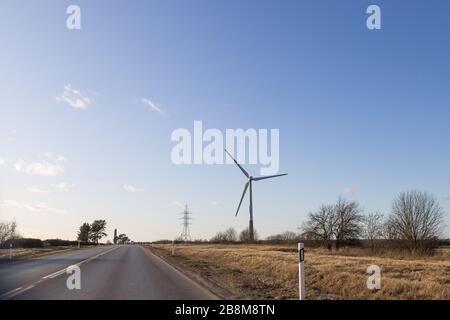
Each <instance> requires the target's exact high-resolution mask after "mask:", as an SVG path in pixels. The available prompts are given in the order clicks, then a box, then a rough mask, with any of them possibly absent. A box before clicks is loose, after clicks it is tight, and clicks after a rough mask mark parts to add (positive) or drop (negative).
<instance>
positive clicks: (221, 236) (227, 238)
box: [210, 228, 237, 242]
mask: <svg viewBox="0 0 450 320" xmlns="http://www.w3.org/2000/svg"><path fill="white" fill-rule="evenodd" d="M210 241H211V242H236V241H237V233H236V230H234V229H233V228H228V229H227V230H225V231H224V232H217V233H216V235H215V236H214V237H212V238H211V240H210Z"/></svg>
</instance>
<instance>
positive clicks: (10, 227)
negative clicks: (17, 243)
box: [0, 219, 20, 243]
mask: <svg viewBox="0 0 450 320" xmlns="http://www.w3.org/2000/svg"><path fill="white" fill-rule="evenodd" d="M19 237H20V236H19V234H18V233H17V223H16V220H15V219H14V220H13V221H11V222H0V243H3V242H5V241H9V240H14V239H16V238H19Z"/></svg>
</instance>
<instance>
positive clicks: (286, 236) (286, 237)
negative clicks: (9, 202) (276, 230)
mask: <svg viewBox="0 0 450 320" xmlns="http://www.w3.org/2000/svg"><path fill="white" fill-rule="evenodd" d="M299 238H300V236H299V235H298V234H297V233H295V232H293V231H284V232H283V233H280V234H275V235H271V236H268V237H267V238H266V239H267V240H268V241H287V242H289V241H291V242H292V241H297V240H298V239H299Z"/></svg>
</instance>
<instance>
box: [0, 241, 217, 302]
mask: <svg viewBox="0 0 450 320" xmlns="http://www.w3.org/2000/svg"><path fill="white" fill-rule="evenodd" d="M71 265H78V266H79V268H80V279H81V282H80V283H81V289H79V290H78V289H72V290H69V289H68V287H67V281H68V279H69V277H71V276H72V275H73V274H68V273H66V269H67V267H69V266H71ZM72 279H73V277H72ZM215 298H216V297H215V296H214V295H213V294H212V293H210V292H209V291H207V290H206V289H204V288H202V287H201V286H199V285H198V284H196V283H195V282H193V281H192V280H190V279H189V278H187V277H186V276H185V275H183V274H182V273H180V272H179V271H178V270H176V269H174V268H173V267H172V266H170V265H169V264H167V263H166V262H164V261H163V260H161V259H160V258H159V257H157V256H155V255H154V254H152V253H151V252H150V251H148V250H147V249H145V248H142V247H140V246H138V245H129V246H103V247H99V248H89V249H80V250H75V251H71V252H68V253H60V254H54V255H49V256H44V257H41V258H37V259H31V260H22V261H11V262H2V263H0V300H1V299H3V300H4V299H32V300H35V299H39V300H40V299H45V300H47V299H49V300H53V299H62V300H67V299H75V300H77V299H88V300H93V299H145V300H149V299H158V300H167V299H175V300H178V299H180V300H184V299H215Z"/></svg>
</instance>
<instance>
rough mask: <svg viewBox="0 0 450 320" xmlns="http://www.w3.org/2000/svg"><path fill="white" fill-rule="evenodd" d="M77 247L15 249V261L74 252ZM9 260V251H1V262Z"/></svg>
mask: <svg viewBox="0 0 450 320" xmlns="http://www.w3.org/2000/svg"><path fill="white" fill-rule="evenodd" d="M74 249H75V247H51V248H33V249H32V248H30V249H13V257H14V259H31V258H37V257H41V256H45V255H48V254H53V253H57V252H64V251H69V250H74ZM2 259H3V260H7V259H9V249H0V261H1V260H2Z"/></svg>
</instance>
